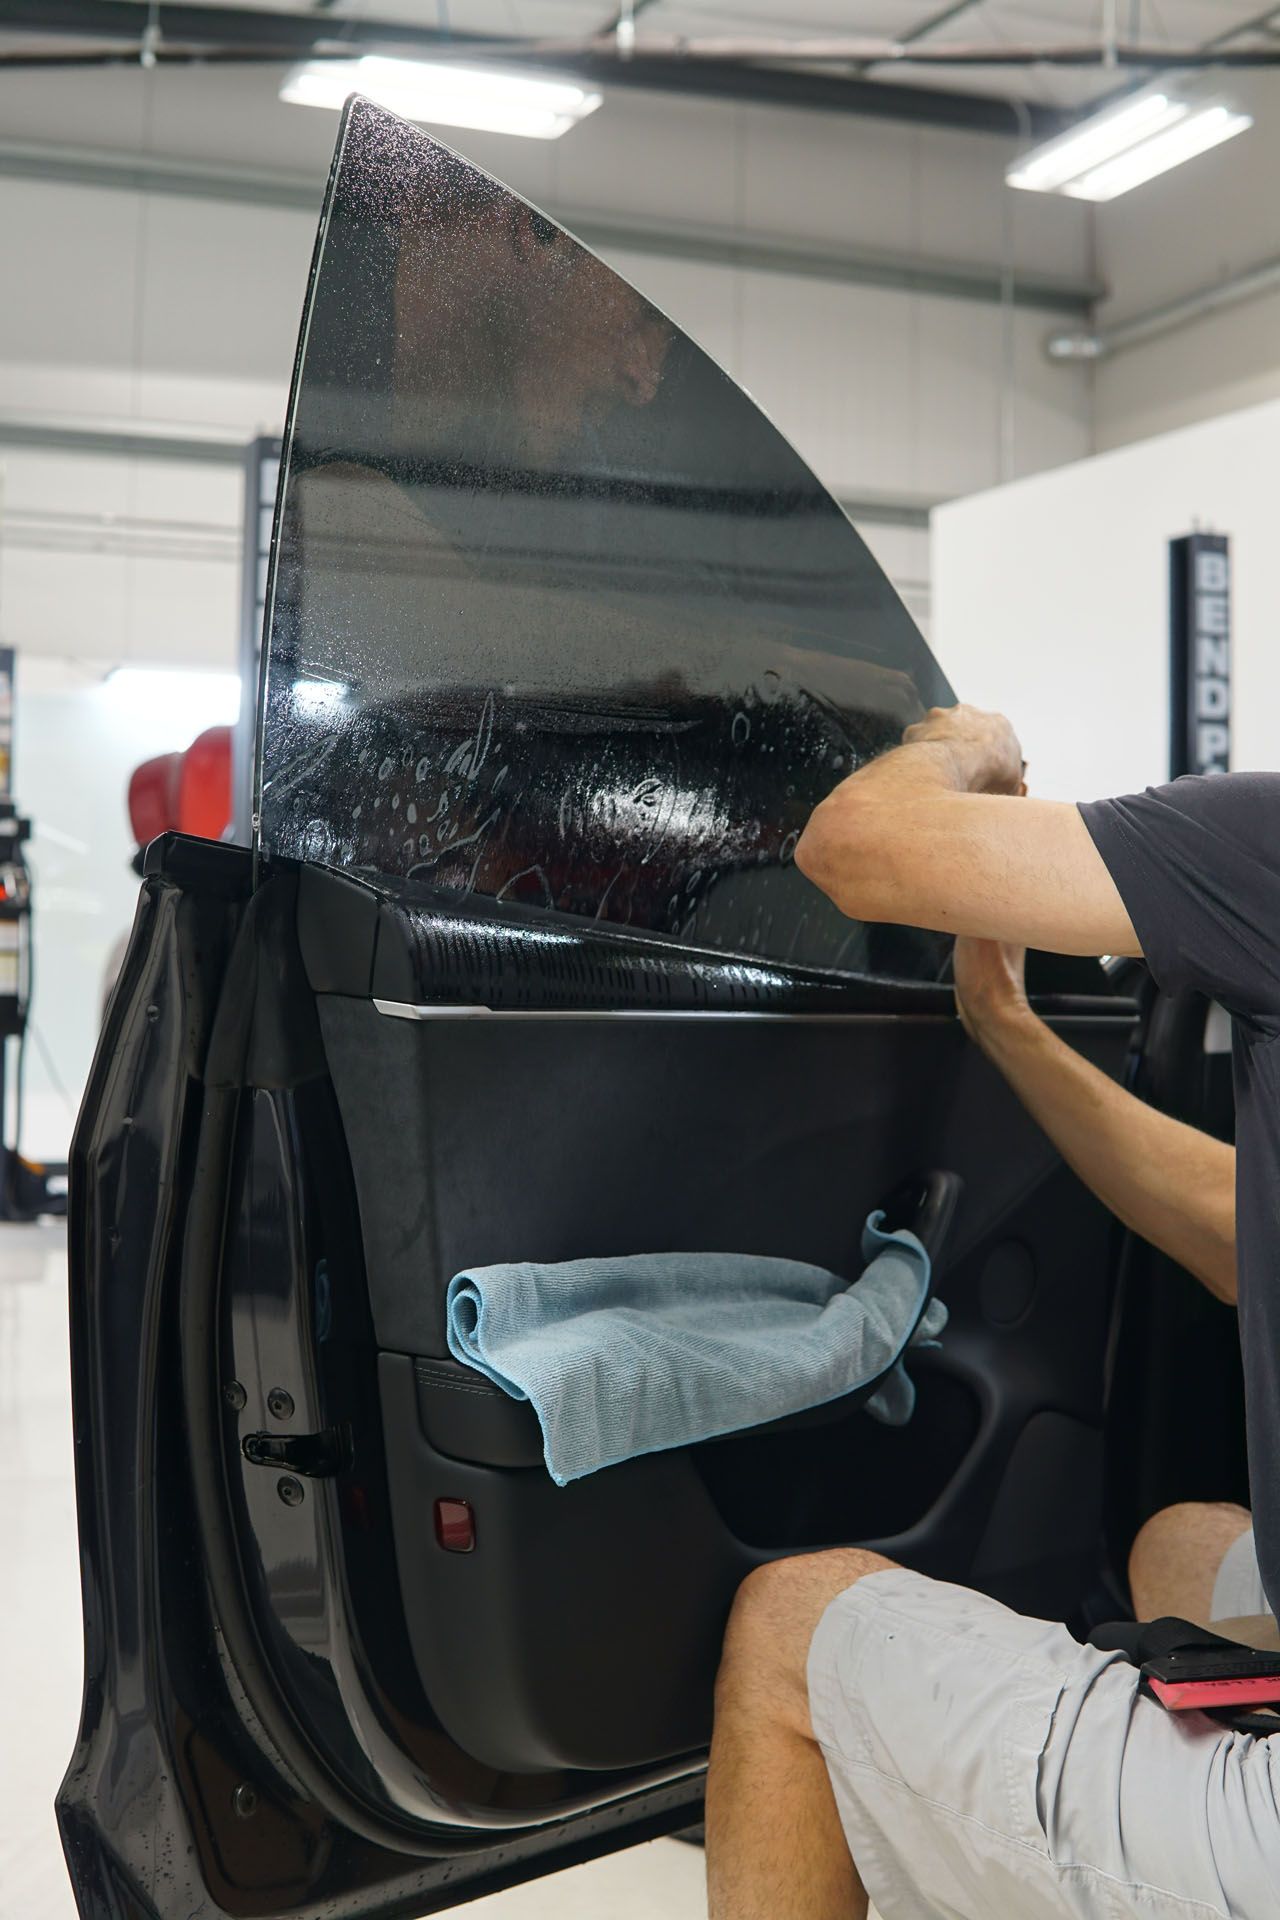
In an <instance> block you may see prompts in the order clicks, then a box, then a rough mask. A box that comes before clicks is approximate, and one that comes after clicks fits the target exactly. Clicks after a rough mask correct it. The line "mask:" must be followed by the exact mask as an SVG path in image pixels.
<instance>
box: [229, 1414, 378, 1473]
mask: <svg viewBox="0 0 1280 1920" xmlns="http://www.w3.org/2000/svg"><path fill="white" fill-rule="evenodd" d="M241 1448H242V1451H243V1453H244V1457H245V1459H246V1460H248V1461H249V1462H250V1463H251V1465H253V1466H255V1467H275V1468H276V1469H277V1470H282V1471H283V1472H285V1473H301V1474H305V1475H306V1477H307V1478H308V1479H310V1480H331V1479H332V1478H333V1476H334V1475H335V1474H338V1473H341V1472H342V1471H343V1469H344V1468H346V1467H349V1466H350V1465H351V1429H350V1427H348V1426H340V1427H325V1428H323V1429H322V1430H321V1432H319V1433H246V1435H245V1437H244V1439H243V1441H242V1442H241Z"/></svg>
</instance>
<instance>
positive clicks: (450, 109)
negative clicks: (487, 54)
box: [280, 53, 601, 140]
mask: <svg viewBox="0 0 1280 1920" xmlns="http://www.w3.org/2000/svg"><path fill="white" fill-rule="evenodd" d="M353 93H362V94H364V95H365V97H366V98H367V99H369V100H374V101H376V102H377V104H378V105H379V106H380V107H386V108H388V109H389V110H390V111H391V112H392V113H398V114H400V115H401V116H402V117H403V118H404V119H406V120H429V121H431V122H433V123H434V124H435V125H437V126H442V127H478V128H480V129H481V130H482V131H484V132H486V133H515V134H520V135H522V136H523V137H524V138H525V139H527V140H558V139H559V137H560V135H561V134H562V133H567V132H568V131H569V128H570V127H572V126H575V125H576V124H577V122H578V121H579V120H585V118H586V116H587V115H588V114H589V113H594V112H595V110H596V108H597V107H598V106H599V105H600V99H601V96H600V95H599V94H598V93H593V92H591V91H590V90H589V89H588V88H586V87H580V86H578V85H577V84H576V83H575V82H574V81H572V80H552V79H547V78H539V77H535V76H534V75H532V74H522V73H494V72H489V71H486V70H485V69H484V68H481V67H460V66H455V65H454V63H453V62H452V61H451V60H394V59H390V58H388V57H387V56H385V55H383V54H376V53H367V54H365V55H363V56H362V58H360V59H359V60H308V61H307V62H306V63H305V64H304V65H303V66H300V67H294V68H292V69H291V71H290V72H289V73H287V74H286V75H285V78H284V85H283V86H282V87H281V89H280V98H281V99H282V100H287V101H289V102H290V104H291V105H293V106H297V107H330V108H337V107H342V106H345V104H346V102H347V100H348V98H349V97H350V96H351V94H353Z"/></svg>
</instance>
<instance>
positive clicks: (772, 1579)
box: [707, 1547, 893, 1920]
mask: <svg viewBox="0 0 1280 1920" xmlns="http://www.w3.org/2000/svg"><path fill="white" fill-rule="evenodd" d="M892 1564H893V1563H892V1561H889V1560H883V1559H881V1557H880V1555H879V1554H876V1553H864V1552H862V1551H861V1550H860V1549H858V1548H853V1547H851V1548H838V1549H835V1550H833V1551H831V1552H828V1553H816V1554H804V1555H802V1556H800V1557H798V1558H795V1559H789V1560H776V1561H773V1562H772V1563H771V1564H770V1565H768V1566H764V1567H760V1568H758V1569H757V1571H756V1572H755V1573H752V1574H750V1575H749V1576H748V1577H747V1579H746V1580H744V1581H743V1583H742V1586H741V1587H740V1588H739V1590H738V1596H737V1599H736V1600H735V1601H734V1605H733V1612H732V1614H731V1615H730V1618H729V1626H728V1630H727V1632H726V1634H725V1642H724V1655H723V1658H722V1660H721V1664H720V1673H719V1677H718V1679H717V1681H716V1717H715V1735H714V1738H713V1740H712V1743H711V1768H710V1772H709V1773H708V1776H707V1885H708V1894H709V1912H710V1920H865V1915H866V1912H867V1896H866V1894H865V1892H864V1891H863V1888H862V1884H861V1882H860V1881H859V1879H858V1876H857V1874H856V1873H855V1871H854V1867H853V1861H852V1860H851V1859H850V1856H849V1848H848V1845H847V1844H846V1841H845V1837H844V1830H843V1828H842V1827H841V1825H840V1817H839V1815H838V1813H837V1812H836V1803H835V1798H834V1796H833V1794H832V1791H831V1782H830V1780H829V1778H828V1776H827V1767H826V1762H825V1760H824V1759H823V1756H822V1750H821V1748H820V1747H819V1746H818V1743H817V1741H816V1740H815V1738H814V1733H813V1726H812V1723H811V1721H810V1718H809V1687H808V1679H807V1666H808V1659H809V1643H810V1641H811V1640H812V1639H813V1635H814V1631H815V1629H816V1627H817V1625H818V1622H819V1620H820V1619H821V1618H822V1616H823V1614H824V1613H825V1612H826V1610H827V1607H828V1606H829V1605H830V1603H831V1601H832V1600H834V1599H835V1597H836V1595H837V1594H840V1593H843V1592H844V1591H845V1589H846V1588H847V1587H851V1586H852V1585H853V1583H854V1582H855V1580H860V1579H862V1577H863V1576H864V1574H868V1573H878V1572H880V1571H882V1570H883V1569H884V1568H886V1567H889V1566H892Z"/></svg>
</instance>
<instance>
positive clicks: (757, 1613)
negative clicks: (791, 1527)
mask: <svg viewBox="0 0 1280 1920" xmlns="http://www.w3.org/2000/svg"><path fill="white" fill-rule="evenodd" d="M892 1565H893V1562H892V1561H891V1560H886V1559H884V1558H883V1557H882V1556H881V1555H880V1554H878V1553H868V1552H866V1551H865V1550H864V1549H863V1548H861V1547H838V1548H833V1549H831V1550H829V1551H827V1552H825V1553H806V1554H799V1555H796V1556H795V1557H793V1558H791V1559H786V1560H771V1561H768V1562H767V1563H766V1564H765V1565H764V1566H762V1567H757V1568H756V1569H755V1571H754V1572H753V1573H749V1574H748V1575H747V1577H746V1579H745V1580H744V1581H743V1582H742V1585H741V1586H740V1587H739V1588H738V1591H737V1594H736V1596H735V1598H734V1602H733V1608H732V1611H731V1612H730V1615H729V1624H728V1627H727V1628H726V1630H725V1637H724V1651H723V1654H722V1657H721V1662H720V1673H719V1677H718V1679H717V1682H716V1701H717V1711H718V1712H719V1711H723V1710H724V1708H725V1707H726V1706H728V1705H730V1704H732V1703H738V1704H746V1703H750V1704H751V1705H752V1706H753V1708H754V1709H755V1710H756V1711H758V1712H759V1713H761V1714H764V1715H768V1716H770V1717H772V1718H775V1719H776V1718H782V1719H785V1720H787V1721H788V1722H790V1723H792V1724H795V1725H798V1726H800V1727H801V1729H802V1730H803V1731H804V1732H806V1733H807V1732H808V1731H809V1708H808V1680H807V1669H808V1661H809V1644H810V1642H811V1641H812V1639H813V1635H814V1631H815V1629H816V1628H817V1625H818V1622H819V1620H821V1618H822V1616H823V1614H824V1613H825V1612H826V1610H827V1608H828V1607H829V1606H830V1604H831V1602H832V1601H833V1600H834V1599H835V1598H836V1596H837V1594H841V1593H843V1592H844V1591H845V1589H846V1588H848V1587H851V1586H852V1585H853V1584H854V1582H855V1581H856V1580H861V1579H862V1578H863V1576H864V1575H866V1574H868V1573H878V1572H882V1571H883V1570H884V1569H885V1568H886V1567H891V1566H892Z"/></svg>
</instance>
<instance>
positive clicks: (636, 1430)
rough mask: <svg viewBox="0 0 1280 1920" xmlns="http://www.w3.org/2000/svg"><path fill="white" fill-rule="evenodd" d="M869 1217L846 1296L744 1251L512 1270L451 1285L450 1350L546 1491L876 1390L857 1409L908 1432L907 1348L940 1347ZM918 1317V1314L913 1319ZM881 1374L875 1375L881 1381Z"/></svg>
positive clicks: (933, 1324) (896, 1250) (485, 1270)
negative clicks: (494, 1400)
mask: <svg viewBox="0 0 1280 1920" xmlns="http://www.w3.org/2000/svg"><path fill="white" fill-rule="evenodd" d="M883 1218H884V1216H883V1214H880V1213H873V1214H872V1216H871V1218H870V1219H869V1220H868V1222H867V1224H866V1228H865V1230H864V1233H863V1239H862V1257H863V1260H864V1261H866V1262H867V1263H868V1264H867V1266H866V1267H865V1269H864V1271H863V1273H862V1275H861V1277H860V1278H859V1279H858V1280H855V1281H854V1282H853V1284H852V1285H850V1284H849V1282H848V1281H847V1280H842V1279H841V1278H840V1277H839V1275H838V1274H834V1273H828V1272H827V1271H826V1269H825V1268H823V1267H810V1266H806V1265H804V1264H803V1263H802V1262H801V1261H798V1260H774V1259H768V1258H764V1257H760V1256H757V1255H755V1254H749V1253H647V1254H629V1255H626V1256H623V1257H619V1258H614V1259H602V1260H565V1261H561V1262H559V1263H557V1264H555V1265H550V1266H537V1265H533V1264H530V1263H524V1262H514V1263H512V1264H511V1265H507V1266H496V1267H476V1268H475V1269H473V1270H472V1271H470V1272H465V1273H458V1274H455V1275H454V1277H453V1279H452V1280H451V1281H450V1282H449V1293H448V1301H447V1307H446V1312H447V1320H448V1339H449V1351H450V1352H451V1353H452V1354H453V1356H454V1358H455V1359H456V1360H460V1361H463V1362H464V1363H465V1364H466V1365H467V1366H471V1367H475V1368H476V1369H477V1370H478V1371H479V1372H481V1373H483V1374H486V1375H487V1376H488V1378H489V1379H490V1380H492V1381H493V1382H494V1384H495V1385H496V1386H499V1387H501V1388H502V1389H503V1391H504V1392H506V1393H509V1394H511V1395H512V1397H513V1398H514V1399H517V1400H529V1401H531V1402H532V1404H533V1409H534V1412H535V1413H536V1414H537V1416H538V1420H539V1422H540V1424H541V1427H542V1438H543V1452H544V1457H545V1459H546V1463H547V1471H548V1472H549V1473H550V1475H551V1477H552V1479H553V1480H554V1481H555V1482H556V1484H557V1486H561V1487H563V1486H565V1485H567V1483H568V1482H569V1481H570V1480H579V1479H581V1478H582V1476H583V1475H584V1474H587V1473H596V1472H598V1471H599V1469H600V1468H601V1467H609V1466H613V1465H615V1464H616V1463H617V1462H618V1461H620V1460H633V1459H635V1458H636V1456H637V1455H638V1454H642V1453H656V1452H658V1451H660V1450H661V1449H662V1448H664V1447H683V1446H690V1445H692V1444H693V1443H694V1442H695V1441H697V1440H709V1439H711V1438H712V1437H713V1435H715V1434H721V1433H733V1432H736V1431H737V1430H738V1429H740V1428H742V1427H754V1426H759V1425H760V1424H762V1423H763V1422H764V1421H766V1420H777V1419H781V1418H782V1416H783V1415H785V1414H789V1413H799V1412H800V1411H802V1409H804V1408H806V1407H816V1406H821V1405H822V1404H823V1402H825V1401H827V1400H835V1399H838V1398H839V1397H840V1396H841V1395H842V1394H847V1393H851V1392H852V1391H853V1390H854V1389H855V1388H857V1387H861V1386H866V1385H867V1384H868V1382H870V1381H873V1380H878V1381H880V1385H879V1387H878V1388H877V1391H876V1393H875V1394H874V1396H873V1397H872V1398H871V1399H870V1400H868V1401H867V1403H866V1405H867V1410H868V1412H870V1413H874V1414H876V1415H877V1416H878V1417H879V1418H880V1419H882V1420H885V1421H887V1422H888V1423H889V1424H890V1425H894V1426H898V1425H901V1424H902V1423H903V1422H904V1421H906V1420H909V1419H910V1417H911V1414H912V1412H913V1410H914V1407H915V1389H914V1387H913V1386H912V1384H911V1381H910V1379H909V1378H908V1376H907V1373H906V1371H905V1369H904V1368H903V1366H902V1364H901V1362H902V1355H903V1352H904V1351H905V1349H906V1347H907V1346H908V1344H911V1345H917V1344H924V1343H928V1342H932V1341H935V1340H936V1338H937V1335H938V1334H939V1333H941V1331H942V1329H943V1327H944V1326H945V1325H946V1319H947V1310H946V1308H945V1307H944V1306H943V1304H942V1302H941V1301H940V1300H933V1301H930V1302H929V1305H928V1306H927V1307H925V1306H924V1302H925V1300H926V1298H927V1296H928V1290H929V1256H928V1254H927V1253H926V1252H925V1250H924V1248H923V1247H922V1246H921V1244H920V1242H919V1241H918V1240H917V1239H916V1237H915V1235H914V1234H913V1233H906V1232H898V1233H885V1232H883V1231H882V1230H881V1224H880V1223H881V1221H882V1220H883ZM922 1308H923V1309H924V1310H923V1312H922V1311H921V1309H922ZM882 1376H883V1377H882Z"/></svg>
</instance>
